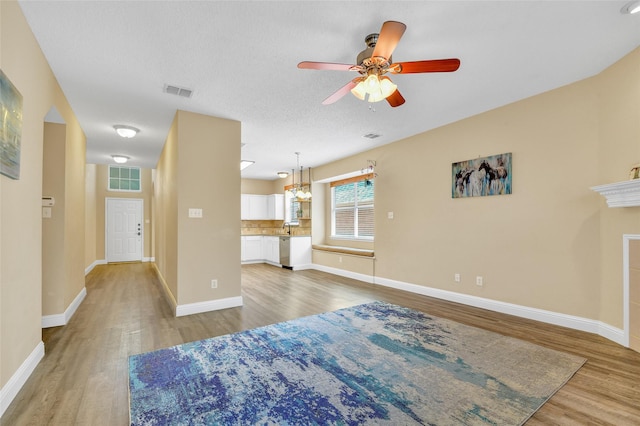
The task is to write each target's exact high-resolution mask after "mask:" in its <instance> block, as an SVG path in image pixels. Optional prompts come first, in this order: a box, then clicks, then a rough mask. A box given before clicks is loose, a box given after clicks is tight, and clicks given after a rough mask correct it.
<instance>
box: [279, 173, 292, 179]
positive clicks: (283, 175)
mask: <svg viewBox="0 0 640 426" xmlns="http://www.w3.org/2000/svg"><path fill="white" fill-rule="evenodd" d="M287 176H289V173H288V172H278V177H279V178H280V179H284V178H286V177H287Z"/></svg>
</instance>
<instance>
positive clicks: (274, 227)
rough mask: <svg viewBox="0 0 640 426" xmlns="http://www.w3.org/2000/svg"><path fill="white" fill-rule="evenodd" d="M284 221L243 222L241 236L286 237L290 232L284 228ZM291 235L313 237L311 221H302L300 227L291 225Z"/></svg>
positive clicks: (286, 227)
mask: <svg viewBox="0 0 640 426" xmlns="http://www.w3.org/2000/svg"><path fill="white" fill-rule="evenodd" d="M284 223H285V222H284V221H282V220H243V221H242V225H241V229H240V234H241V235H284V234H286V233H287V231H288V230H289V227H288V226H285V227H284V228H283V226H282V225H283V224H284ZM291 235H311V220H304V219H303V220H301V221H300V224H299V225H291Z"/></svg>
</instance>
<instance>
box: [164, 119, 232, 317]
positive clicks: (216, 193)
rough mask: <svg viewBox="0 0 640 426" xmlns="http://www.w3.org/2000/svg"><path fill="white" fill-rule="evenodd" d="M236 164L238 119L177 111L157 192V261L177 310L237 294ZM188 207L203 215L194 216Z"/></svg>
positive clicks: (165, 149)
mask: <svg viewBox="0 0 640 426" xmlns="http://www.w3.org/2000/svg"><path fill="white" fill-rule="evenodd" d="M238 164H240V123H239V122H236V121H231V120H225V119H221V118H216V117H210V116H206V115H200V114H194V113H189V112H185V111H178V112H177V113H176V117H175V119H174V122H173V125H172V127H171V131H170V134H169V136H168V138H167V142H166V144H165V147H164V150H163V153H162V155H161V157H160V161H159V162H158V168H157V184H156V189H155V194H156V202H157V204H156V206H157V212H156V216H157V218H158V219H157V222H158V223H157V227H156V240H157V243H156V264H157V265H158V270H159V271H160V273H161V274H162V276H163V278H164V281H165V282H166V283H167V286H168V288H169V290H170V291H171V292H172V294H173V297H174V298H175V300H176V302H177V304H178V305H187V304H193V303H199V302H207V301H212V300H218V299H225V298H231V297H238V296H240V173H239V170H238ZM190 208H199V209H202V211H203V217H202V218H200V219H194V218H189V217H188V211H189V209H190ZM176 231H177V232H176ZM212 279H216V280H218V288H217V289H212V288H211V280H212Z"/></svg>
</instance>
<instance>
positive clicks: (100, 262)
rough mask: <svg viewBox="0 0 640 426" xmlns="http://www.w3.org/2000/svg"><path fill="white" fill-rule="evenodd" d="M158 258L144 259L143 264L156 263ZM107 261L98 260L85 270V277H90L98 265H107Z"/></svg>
mask: <svg viewBox="0 0 640 426" xmlns="http://www.w3.org/2000/svg"><path fill="white" fill-rule="evenodd" d="M155 261H156V258H155V257H143V258H142V260H141V262H155ZM106 264H107V261H106V260H105V259H100V260H96V261H95V262H93V263H92V264H91V265H89V266H87V268H86V269H85V270H84V275H85V276H86V275H88V274H89V272H91V271H93V268H95V267H96V266H97V265H106Z"/></svg>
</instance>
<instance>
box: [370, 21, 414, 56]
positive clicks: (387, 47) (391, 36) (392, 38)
mask: <svg viewBox="0 0 640 426" xmlns="http://www.w3.org/2000/svg"><path fill="white" fill-rule="evenodd" d="M406 29H407V26H406V25H405V24H403V23H402V22H397V21H386V22H385V23H384V24H382V29H381V30H380V35H379V36H378V41H377V42H376V47H375V48H374V49H373V55H371V56H372V57H374V58H375V57H382V58H385V59H386V60H389V58H390V57H391V54H392V53H393V51H394V49H395V48H396V46H397V45H398V42H399V41H400V38H402V35H403V34H404V32H405V30H406Z"/></svg>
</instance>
